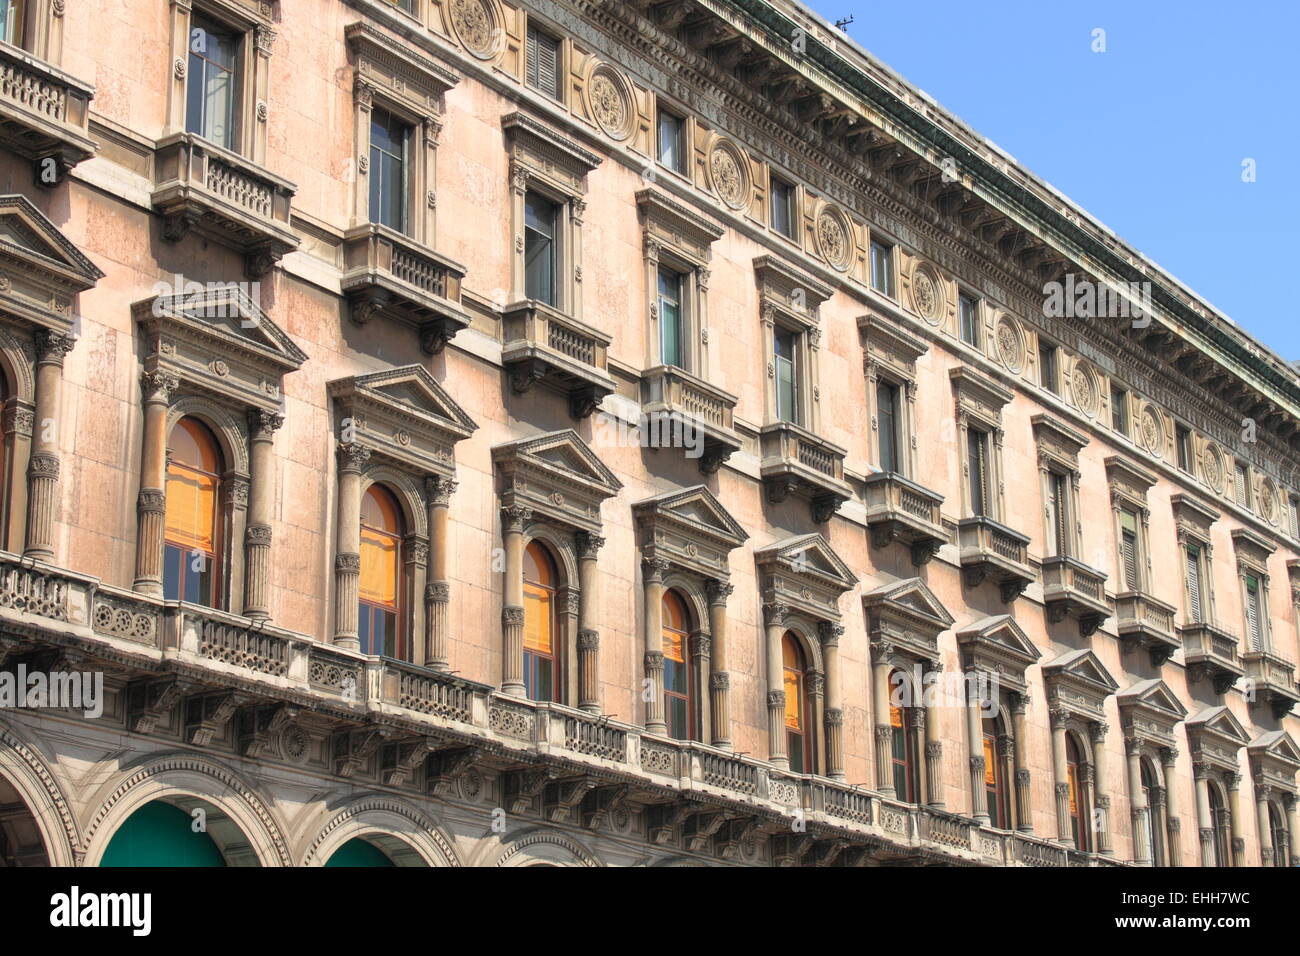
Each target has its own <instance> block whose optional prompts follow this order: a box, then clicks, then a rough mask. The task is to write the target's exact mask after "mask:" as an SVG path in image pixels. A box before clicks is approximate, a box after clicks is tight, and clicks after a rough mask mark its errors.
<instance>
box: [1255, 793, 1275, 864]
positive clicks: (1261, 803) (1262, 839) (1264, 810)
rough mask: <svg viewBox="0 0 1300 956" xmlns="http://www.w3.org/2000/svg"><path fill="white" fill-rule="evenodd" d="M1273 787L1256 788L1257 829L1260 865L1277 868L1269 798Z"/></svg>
mask: <svg viewBox="0 0 1300 956" xmlns="http://www.w3.org/2000/svg"><path fill="white" fill-rule="evenodd" d="M1271 793H1272V787H1269V786H1260V785H1258V784H1257V785H1256V786H1255V827H1256V829H1257V833H1258V835H1259V865H1260V866H1276V865H1277V864H1276V863H1275V862H1274V861H1273V828H1272V827H1271V826H1269V819H1268V798H1269V795H1270V794H1271Z"/></svg>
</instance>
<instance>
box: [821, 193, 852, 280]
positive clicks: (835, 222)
mask: <svg viewBox="0 0 1300 956" xmlns="http://www.w3.org/2000/svg"><path fill="white" fill-rule="evenodd" d="M816 233H817V248H818V249H819V250H820V251H821V254H822V258H824V259H825V260H826V261H827V262H829V263H830V264H831V265H832V266H833V267H834V268H836V269H838V270H839V271H840V272H844V271H846V270H847V269H848V267H849V255H850V249H849V226H848V222H846V221H845V219H844V214H843V213H841V212H840V211H839V210H838V209H835V208H834V207H833V206H823V207H822V211H821V212H820V213H818V215H817V229H816Z"/></svg>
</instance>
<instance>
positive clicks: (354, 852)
mask: <svg viewBox="0 0 1300 956" xmlns="http://www.w3.org/2000/svg"><path fill="white" fill-rule="evenodd" d="M325 865H326V866H393V865H394V864H393V861H392V860H390V859H389V858H388V857H387V856H385V855H384V852H383V851H382V850H380V849H379V847H377V846H375V845H374V844H373V843H371V842H369V841H368V840H363V839H361V838H360V837H357V838H355V839H352V840H349V841H348V842H347V843H345V844H343V845H342V846H341V847H339V848H338V849H337V850H335V851H334V855H333V856H331V857H330V858H329V861H328V862H327V863H326V864H325Z"/></svg>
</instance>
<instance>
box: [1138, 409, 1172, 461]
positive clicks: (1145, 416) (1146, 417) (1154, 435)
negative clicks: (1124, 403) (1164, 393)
mask: <svg viewBox="0 0 1300 956" xmlns="http://www.w3.org/2000/svg"><path fill="white" fill-rule="evenodd" d="M1138 434H1139V435H1141V436H1142V445H1143V447H1144V448H1146V450H1147V451H1149V452H1151V454H1153V455H1155V456H1156V457H1157V458H1159V457H1161V456H1162V455H1163V453H1164V446H1165V426H1164V425H1163V423H1161V421H1160V413H1159V412H1157V411H1156V409H1155V406H1154V405H1151V404H1150V403H1147V404H1146V405H1144V406H1142V414H1141V416H1140V425H1139V430H1138Z"/></svg>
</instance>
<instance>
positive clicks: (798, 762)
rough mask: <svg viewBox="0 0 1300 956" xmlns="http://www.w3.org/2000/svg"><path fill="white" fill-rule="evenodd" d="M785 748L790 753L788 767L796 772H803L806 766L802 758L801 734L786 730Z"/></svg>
mask: <svg viewBox="0 0 1300 956" xmlns="http://www.w3.org/2000/svg"><path fill="white" fill-rule="evenodd" d="M785 741H786V750H787V751H789V754H790V769H791V770H793V771H795V772H796V773H803V772H804V768H805V767H806V766H807V764H806V762H805V760H804V752H803V734H796V733H793V732H787V733H786V735H785Z"/></svg>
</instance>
